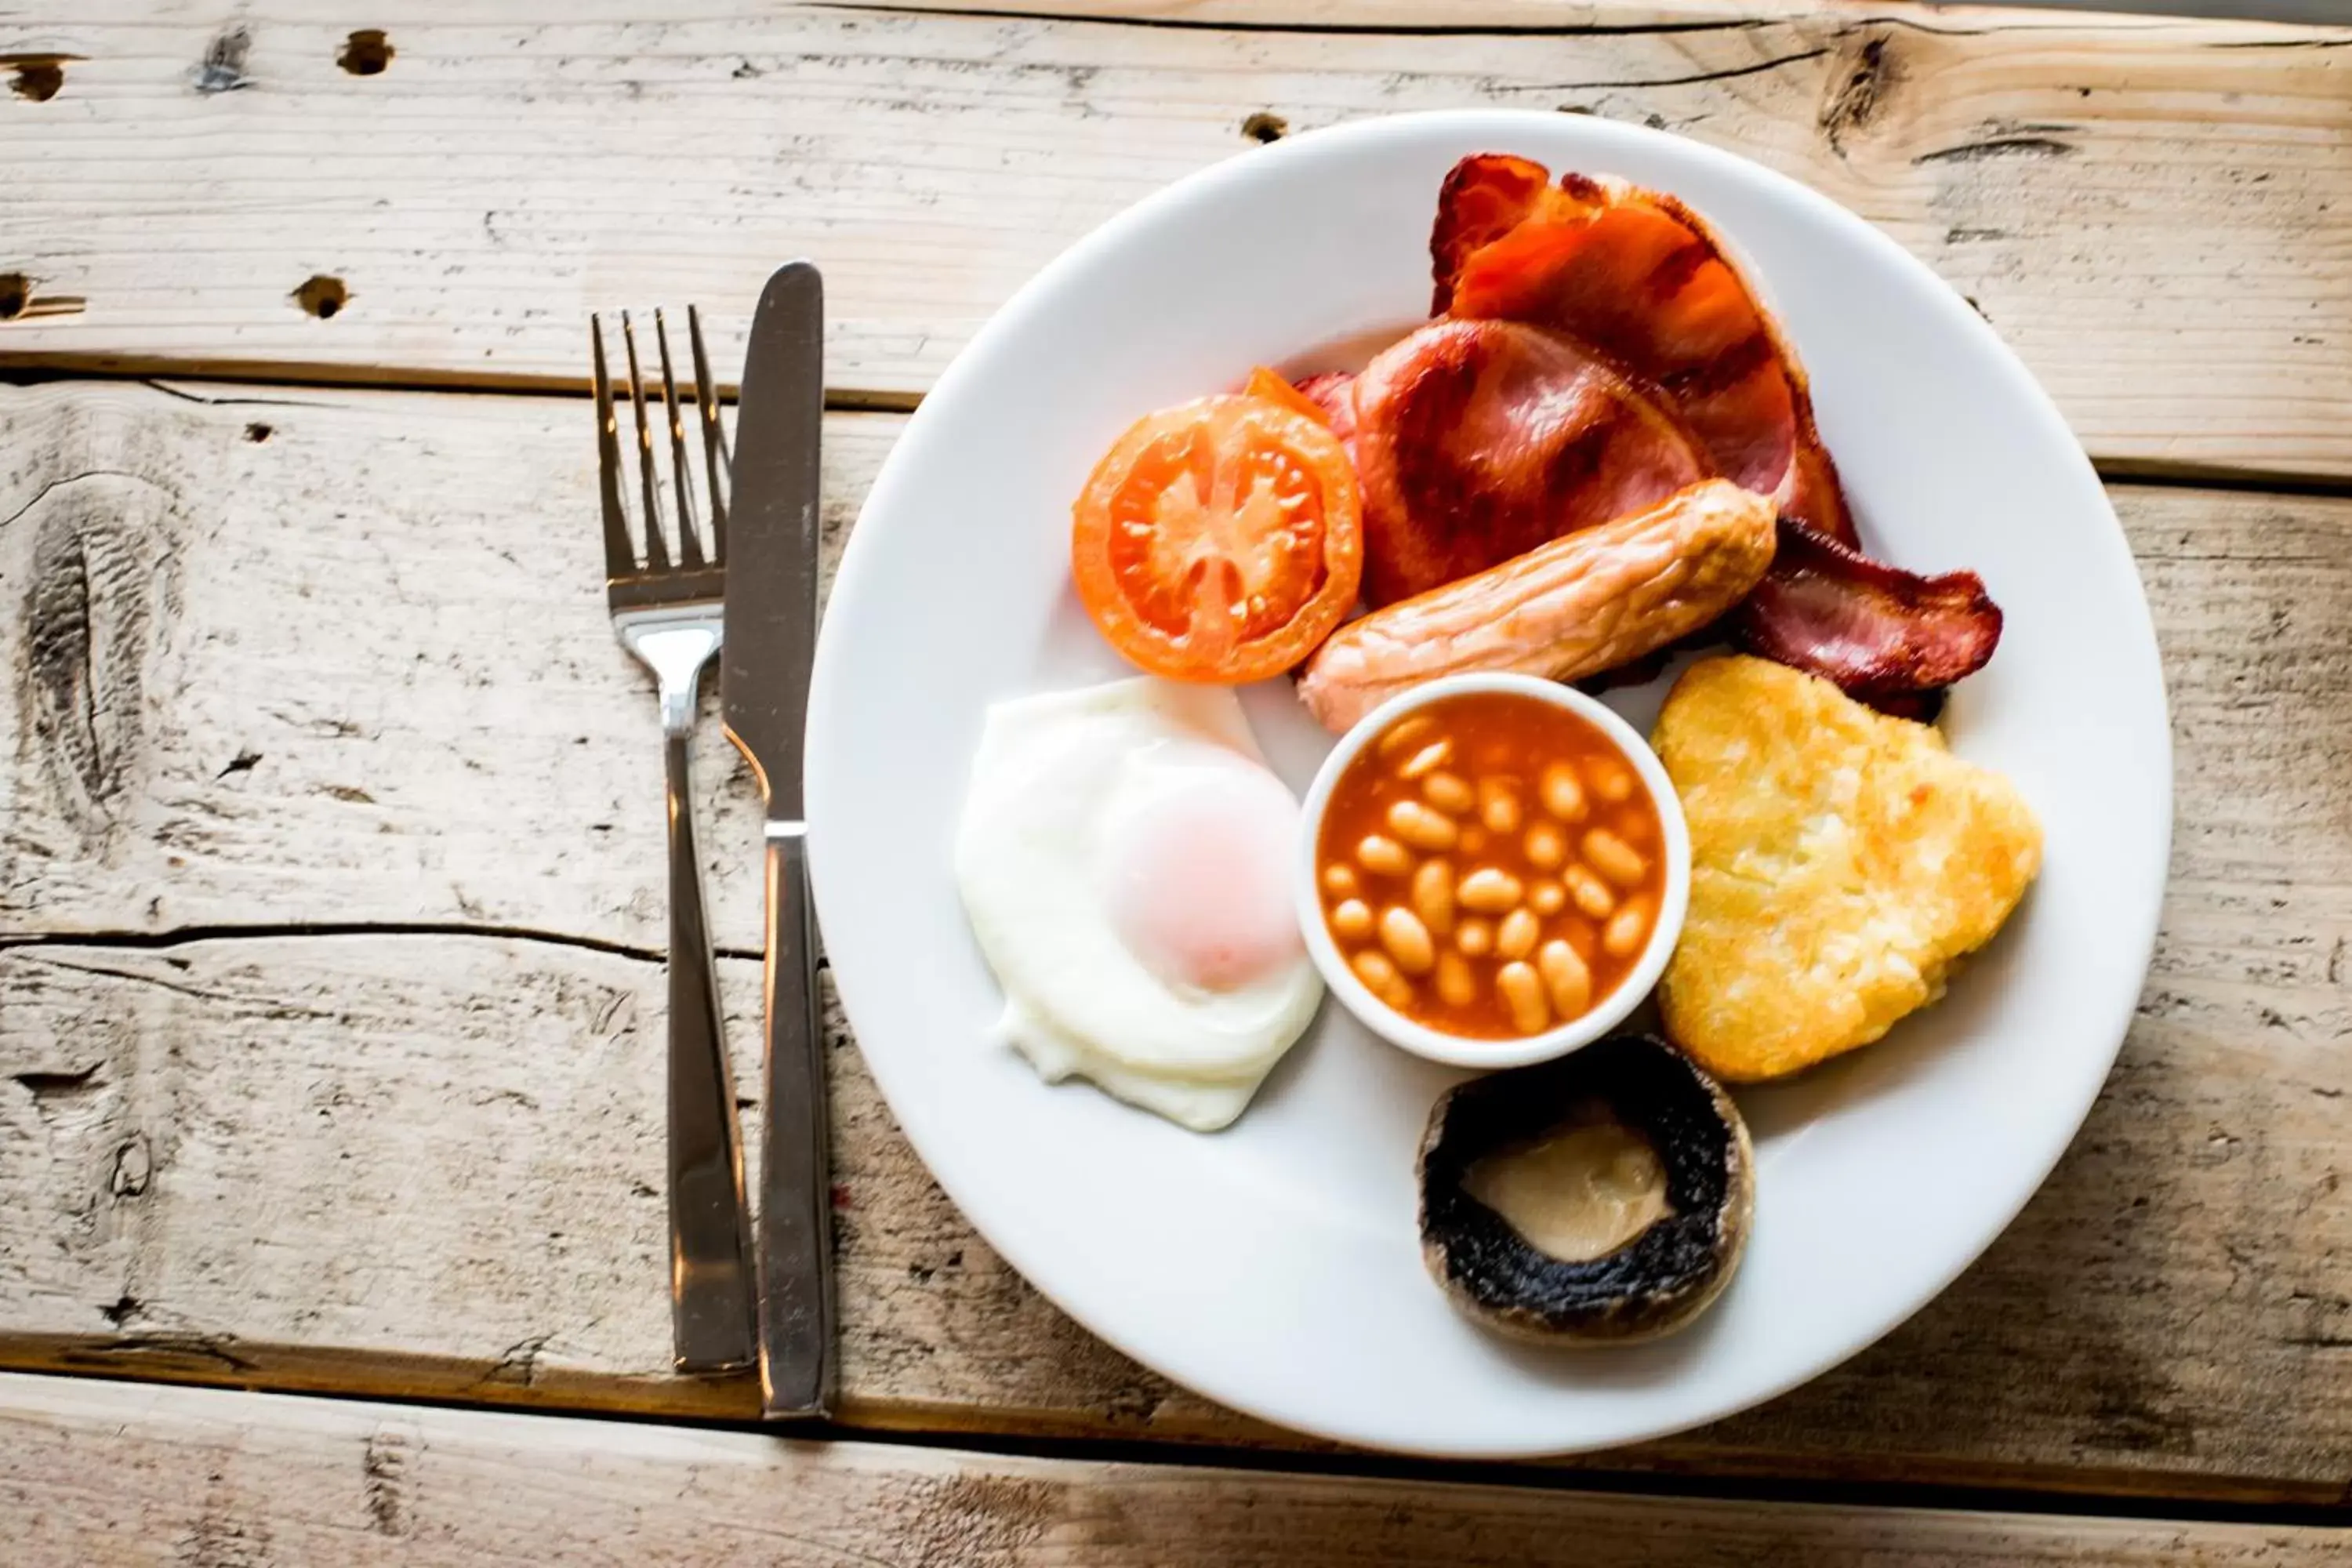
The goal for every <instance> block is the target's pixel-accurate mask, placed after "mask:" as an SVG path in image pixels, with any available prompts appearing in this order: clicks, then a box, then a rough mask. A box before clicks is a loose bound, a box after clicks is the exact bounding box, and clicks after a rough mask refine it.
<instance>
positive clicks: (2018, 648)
mask: <svg viewBox="0 0 2352 1568" xmlns="http://www.w3.org/2000/svg"><path fill="white" fill-rule="evenodd" d="M807 757H808V762H807V805H808V819H809V826H808V833H809V838H810V846H811V854H812V861H813V869H814V886H815V896H816V904H817V910H818V917H819V921H820V923H821V925H822V928H823V931H824V941H825V944H826V948H827V951H828V952H829V953H830V955H831V962H832V968H833V973H834V976H835V983H836V985H837V986H838V989H839V992H840V995H841V999H842V1002H843V1005H844V1007H845V1010H846V1012H847V1015H848V1017H849V1019H850V1022H851V1024H852V1026H854V1028H855V1030H856V1036H857V1039H858V1042H859V1045H860V1047H862V1049H863V1051H864V1053H865V1056H866V1061H867V1063H868V1065H869V1067H870V1068H871V1070H872V1072H873V1075H874V1077H875V1079H876V1080H877V1083H878V1084H879V1086H880V1088H881V1089H882V1091H883V1094H884V1095H885V1097H886V1098H887V1100H888V1102H889V1104H890V1107H891V1109H892V1111H893V1112H894V1114H895V1115H896V1116H897V1118H898V1122H899V1124H900V1126H901V1127H902V1128H903V1129H904V1130H905V1131H906V1133H907V1135H908V1139H909V1140H910V1141H911V1142H912V1143H913V1145H914V1147H915V1149H916V1150H917V1151H918V1152H919V1154H920V1155H921V1156H922V1158H923V1160H924V1161H925V1163H927V1164H928V1165H929V1167H930V1169H931V1171H932V1172H933V1173H934V1174H935V1175H936V1176H937V1177H938V1179H939V1181H940V1184H941V1186H942V1187H943V1188H945V1190H946V1191H947V1193H948V1194H949V1195H950V1197H952V1198H953V1199H954V1200H955V1201H956V1203H957V1204H958V1205H961V1207H962V1209H963V1210H964V1212H965V1213H966V1214H967V1215H969V1216H970V1217H971V1221H972V1223H973V1224H974V1225H975V1226H977V1227H978V1229H979V1230H980V1232H981V1233H982V1235H983V1236H984V1237H986V1238H987V1239H988V1241H989V1242H990V1243H991V1244H992V1246H993V1247H996V1248H997V1249H998V1250H999V1251H1000V1252H1001V1253H1002V1254H1003V1256H1004V1257H1005V1258H1006V1259H1007V1260H1008V1261H1010V1262H1011V1263H1012V1264H1013V1267H1015V1268H1018V1269H1019V1270H1020V1271H1021V1272H1022V1273H1023V1274H1024V1276H1025V1277H1026V1278H1027V1279H1030V1280H1031V1281H1032V1282H1033V1283H1034V1284H1035V1285H1036V1286H1037V1288H1038V1289H1041V1290H1042V1291H1044V1292H1045V1294H1046V1295H1047V1296H1048V1297H1050V1298H1051V1299H1052V1300H1054V1301H1055V1302H1056V1303H1057V1304H1058V1305H1060V1306H1061V1307H1062V1308H1063V1309H1064V1310H1066V1311H1068V1312H1069V1313H1070V1314H1071V1315H1072V1316H1073V1317H1075V1318H1076V1320H1077V1321H1080V1322H1081V1323H1083V1324H1085V1325H1086V1326H1087V1327H1088V1328H1089V1329H1091V1330H1092V1331H1095V1332H1096V1333H1097V1334H1099V1335H1100V1336H1102V1337H1103V1338H1104V1339H1106V1340H1108V1342H1111V1343H1112V1344H1114V1345H1116V1346H1117V1347H1118V1348H1119V1349H1121V1350H1122V1351H1124V1352H1127V1353H1129V1355H1131V1356H1133V1357H1135V1358H1136V1359H1137V1360H1139V1361H1140V1362H1142V1363H1145V1364H1146V1365H1148V1366H1150V1367H1151V1368H1153V1369H1155V1370H1157V1371H1158V1372H1160V1373H1163V1374H1165V1375H1166V1376H1168V1377H1170V1378H1171V1379H1173V1380H1175V1381H1177V1382H1179V1383H1181V1384H1185V1385H1187V1386H1189V1387H1191V1388H1192V1389H1194V1390H1196V1391H1198V1392H1199V1393H1201V1394H1205V1395H1207V1396H1209V1397H1211V1398H1213V1399H1216V1400H1219V1401H1221V1402H1223V1403H1224V1404H1226V1405H1231V1406H1234V1408H1236V1409H1239V1410H1242V1411H1244V1412H1246V1413H1248V1414H1251V1415H1256V1416H1259V1417H1262V1418H1264V1419H1266V1420H1269V1421H1273V1422H1277V1423H1280V1424H1283V1425H1286V1426H1292V1427H1296V1428H1298V1429H1300V1430H1303V1431H1307V1432H1311V1433H1315V1434H1318V1435H1320V1436H1327V1437H1330V1438H1334V1439H1338V1440H1341V1441H1347V1442H1353V1443H1359V1444H1365V1445H1370V1446H1375V1447H1388V1448H1394V1449H1400V1450H1408V1451H1414V1452H1421V1453H1430V1454H1446V1455H1463V1456H1488V1457H1506V1456H1524V1455H1537V1454H1547V1453H1561V1452H1568V1451H1572V1450H1578V1449H1586V1448H1593V1447H1603V1446H1608V1445H1615V1444H1622V1443H1627V1442H1633V1441H1637V1440H1640V1439H1643V1438H1646V1437H1652V1436H1659V1435H1662V1434H1664V1433H1668V1432H1672V1431H1675V1430H1678V1429H1681V1428H1685V1427H1687V1426H1694V1425H1696V1424H1698V1423H1701V1422H1705V1421H1708V1420H1712V1419H1715V1418H1717V1417H1719V1416H1721V1415H1727V1414H1729V1413H1731V1412H1733V1411H1736V1410H1738V1409H1741V1408H1743V1407H1745V1406H1748V1405H1753V1404H1755V1403H1757V1402H1759V1401H1760V1400H1763V1399H1766V1398H1769V1397H1770V1396H1772V1395H1773V1394H1777V1393H1780V1392H1781V1391H1782V1390H1785V1389H1788V1388H1790V1387H1791V1386H1793V1385H1795V1384H1799V1383H1801V1382H1802V1381H1804V1380H1805V1379H1807V1378H1809V1377H1811V1376H1813V1375H1815V1374H1817V1373H1821V1372H1822V1371H1823V1370H1825V1369H1826V1368H1828V1367H1830V1366H1832V1365H1834V1364H1835V1363H1838V1362H1839V1361H1841V1360H1843V1359H1844V1358H1845V1357H1847V1356H1850V1355H1852V1354H1853V1353H1854V1352H1856V1351H1858V1350H1861V1349H1862V1348H1863V1347H1864V1346H1866V1345H1868V1344H1869V1343H1870V1342H1873V1341H1874V1340H1875V1339H1877V1338H1879V1337H1880V1336H1881V1335H1883V1334H1885V1333H1886V1332H1887V1331H1889V1330H1891V1329H1893V1328H1894V1327H1895V1326H1896V1325H1897V1324H1899V1323H1900V1322H1902V1321H1903V1320H1904V1319H1905V1318H1906V1317H1908V1316H1909V1315H1910V1314H1911V1313H1913V1312H1915V1311H1916V1310H1918V1309H1919V1308H1920V1307H1922V1306H1923V1305H1925V1304H1926V1303H1927V1301H1928V1300H1931V1299H1932V1298H1933V1297H1934V1296H1935V1295H1936V1294H1937V1292H1938V1291H1940V1290H1942V1289H1944V1288H1945V1286H1947V1285H1948V1284H1949V1283H1950V1282H1951V1280H1952V1279H1954V1278H1955V1277H1956V1276H1957V1275H1958V1273H1959V1272H1960V1271H1961V1270H1962V1269H1964V1268H1966V1267H1967V1266H1968V1265H1969V1262H1970V1261H1972V1260H1973V1259H1974V1258H1976V1257H1977V1256H1978V1254H1979V1253H1980V1252H1981V1251H1982V1250H1983V1249H1984V1248H1985V1247H1987V1246H1988V1245H1989V1244H1990V1242H1991V1241H1992V1240H1993V1239H1994V1237H1997V1236H1998V1235H1999V1234H2000V1231H2001V1229H2002V1228H2003V1227H2004V1226H2006V1225H2007V1224H2008V1223H2009V1221H2010V1220H2011V1218H2012V1217H2013V1216H2014V1215H2015V1214H2016V1213H2017V1211H2018V1210H2019V1209H2020V1208H2021V1206H2022V1205H2024V1203H2025V1202H2026V1200H2027V1199H2028V1198H2029V1197H2030V1196H2031V1195H2032V1193H2033V1191H2034V1189H2035V1188H2036V1187H2037V1186H2038V1185H2039V1184H2041V1182H2042V1179H2043V1178H2044V1177H2045V1176H2046V1175H2047V1174H2048V1173H2049V1172H2050V1170H2051V1169H2052V1167H2053V1165H2054V1164H2055V1163H2056V1162H2057V1160H2058V1158H2059V1156H2060V1155H2061V1154H2062V1153H2063V1151H2064V1149H2065V1147H2066V1145H2067V1143H2068V1142H2069V1141H2070V1140H2071V1139H2072V1137H2073V1136H2074V1131H2075V1130H2076V1129H2077V1128H2078V1127H2079V1126H2080V1125H2081V1122H2082V1121H2083V1118H2084V1115H2085V1114H2086V1112H2087V1111H2088V1110H2089V1108H2090V1106H2091V1103H2092V1101H2093V1100H2094V1098H2095V1096H2096V1094H2097V1092H2098V1089H2099V1087H2100V1085H2101V1083H2102V1082H2103V1081H2104V1079H2105V1076H2106V1073H2107V1070H2108V1068H2110V1067H2111V1066H2112V1064H2113V1062H2114V1059H2115V1056H2116V1050H2117V1048H2118V1047H2119V1046H2120V1044H2121V1041H2122V1038H2123V1036H2124V1032H2125V1029H2126V1025H2127V1024H2128V1022H2129V1020H2130V1017H2131V1015H2132V1009H2133V1006H2134V1004H2135V1002H2136V1000H2137V995H2138V992H2139V988H2140V985H2141V983H2142V980H2143V979H2144V977H2145V974H2146V971H2147V962H2148V957H2149V952H2150V949H2151V946H2152V944H2153V942H2154V937H2155V931H2156V922H2157V915H2158V905H2159V902H2160V900H2161V896H2162V891H2163V885H2164V875H2165V865H2166V859H2167V854H2168V842H2169V836H2170V813H2171V763H2170V752H2169V743H2168V721H2167V715H2166V709H2165V699H2164V689H2163V683H2162V676H2161V671H2160V668H2159V665H2158V658H2157V652H2156V644H2155V637H2154V633H2153V630H2152V628H2151V626H2150V622H2149V617H2148V613H2147V605H2146V601H2145V599H2144V597H2143V595H2142V594H2141V590H2140V586H2139V582H2138V577H2137V573H2136V572H2135V570H2134V567H2133V564H2132V561H2131V557H2130V554H2129V552H2128V551H2127V550H2126V546H2125V542H2124V540H2123V536H2122V533H2121V531H2120V529H2119V528H2118V526H2117V524H2116V520H2115V516H2114V513H2113V511H2112V510H2110V508H2109V506H2108V504H2107V501H2106V499H2105V493H2104V491H2103V490H2102V489H2101V488H2100V486H2099V484H2098V481H2097V479H2096V478H2095V476H2094V474H2093V473H2092V470H2091V468H2090V465H2089V463H2088V462H2087V461H2086V460H2085V458H2084V456H2083V453H2082V450H2081V448H2080V447H2079V446H2078V445H2077V444H2076V443H2075V442H2074V439H2073V437H2071V436H2070V435H2069V433H2068V431H2067V429H2066V426H2065V425H2064V423H2063V419H2062V418H2061V417H2060V416H2059V414H2058V413H2057V411H2056V409H2055V407H2054V406H2053V405H2052V403H2051V402H2050V400H2049V399H2048V397H2047V396H2046V395H2044V394H2043V393H2042V390H2041V389H2040V388H2039V387H2038V386H2037V385H2036V384H2034V382H2033V380H2032V377H2031V375H2030V374H2028V373H2027V372H2026V371H2025V369H2024V368H2023V367H2022V365H2021V364H2020V363H2019V362H2018V361H2017V360H2016V358H2015V357H2014V356H2013V355H2012V354H2011V353H2010V352H2009V350H2008V349H2007V348H2006V347H2004V346H2003V345H2002V343H2001V342H2000V339H1999V338H1998V337H1997V336H1996V335H1995V334H1994V332H1993V331H1992V330H1991V328H1990V326H1988V325H1987V324H1986V323H1985V322H1984V321H1982V320H1981V319H1980V318H1979V316H1978V315H1977V314H1976V313H1975V312H1974V311H1973V310H1971V309H1970V308H1969V305H1968V304H1967V302H1966V301H1964V300H1961V299H1960V298H1959V297H1958V295H1957V294H1955V293H1954V292H1953V291H1952V290H1951V289H1949V288H1948V287H1947V286H1946V285H1944V284H1943V283H1942V282H1941V281H1939V280H1938V279H1937V278H1936V277H1935V276H1934V275H1933V274H1932V273H1931V272H1929V271H1928V270H1927V268H1925V267H1924V266H1923V265H1921V264H1920V263H1919V262H1917V261H1916V260H1915V259H1914V258H1911V257H1910V256H1909V255H1908V254H1907V253H1906V252H1905V251H1904V250H1902V248H1901V247H1899V246H1897V245H1896V244H1895V242H1894V241H1892V240H1890V239H1888V238H1887V237H1885V236H1883V235H1881V234H1880V233H1878V232H1877V231H1876V230H1875V229H1874V228H1872V227H1871V226H1869V225H1868V224H1866V223H1864V221H1862V220H1861V219H1860V218H1858V217H1855V216H1853V215H1851V214H1849V213H1847V212H1846V211H1844V210H1843V209H1842V208H1840V207H1838V206H1837V205H1834V204H1832V202H1830V201H1828V200H1827V199H1825V198H1823V197H1822V196H1820V195H1815V194H1813V193H1812V192H1811V191H1809V190H1807V189H1805V188H1804V187H1802V186H1801V185H1798V184H1794V183H1792V182H1790V181H1789V180H1787V179H1785V178H1783V177H1781V176H1780V175H1777V174H1772V173H1770V172H1769V171H1767V170H1764V169H1761V168H1759V167H1758V166H1756V165H1754V164H1751V163H1747V162H1745V161H1743V160H1740V159H1738V158H1736V157H1733V156H1731V155H1729V154H1727V153H1722V152H1719V151H1716V150H1713V149H1709V148H1706V147H1703V146H1700V145H1697V144H1696V143H1693V142H1686V141H1683V140H1680V139H1678V138H1675V137H1672V136H1667V135H1664V134H1661V133H1657V132H1648V131H1643V130H1640V129H1636V128H1632V127H1627V126H1622V125H1617V124H1612V123H1609V122H1606V121H1598V120H1594V119H1591V118H1585V117H1568V116H1553V115H1538V114H1530V113H1518V112H1507V111H1492V112H1488V111H1469V112H1460V113H1443V114H1430V115H1415V116H1405V117H1399V118H1395V119H1390V120H1381V121H1366V122H1362V123H1359V124H1354V125H1349V126H1343V127H1339V128H1336V129H1333V130H1329V131H1324V132H1314V133H1311V134H1308V135H1304V136H1300V137H1297V138H1293V139H1290V140H1287V141H1285V142H1280V143H1277V144H1276V145H1274V146H1272V147H1269V148H1266V149H1264V150H1261V151H1257V152H1253V153H1248V154H1246V155H1244V156H1243V157H1239V158H1236V159H1234V160H1233V161H1232V162H1230V163H1224V164H1222V165H1219V166H1217V167H1214V168H1212V169H1208V170H1205V171H1203V172H1202V173H1201V174H1196V175H1194V176H1192V177H1191V178H1189V179H1186V180H1184V181H1182V182H1180V183H1179V184H1175V185H1173V186H1171V187H1170V188H1168V189H1167V190H1164V191H1162V192H1160V193H1159V194H1158V195H1154V196H1152V197H1150V199H1148V200H1146V201H1144V202H1143V203H1141V204H1140V205H1138V206H1136V207H1134V208H1132V209H1130V210H1129V212H1127V213H1125V214H1123V215H1121V216H1119V217H1118V218H1116V219H1114V220H1112V221H1111V222H1110V223H1108V224H1107V225H1106V226H1104V227H1102V228H1101V229H1099V230H1097V232H1096V233H1095V234H1093V235H1092V236H1090V237H1087V239H1085V240H1084V241H1082V242H1080V243H1079V244H1078V245H1077V246H1076V247H1074V248H1073V249H1072V250H1070V251H1069V252H1068V253H1067V254H1066V255H1065V256H1063V257H1062V258H1060V259H1059V260H1057V261H1056V262H1055V263H1054V264H1053V265H1052V266H1050V267H1049V268H1046V269H1045V271H1044V272H1043V273H1041V274H1040V275H1039V276H1038V277H1037V278H1036V279H1034V281H1033V282H1032V283H1031V284H1030V285H1029V286H1028V287H1026V288H1025V289H1023V290H1022V291H1021V292H1020V293H1019V294H1018V295H1017V296H1016V297H1015V298H1014V299H1013V300H1012V301H1011V302H1010V303H1008V304H1007V305H1006V306H1005V307H1004V309H1003V310H1002V311H1001V312H1000V313H999V314H998V315H997V316H996V317H995V318H994V319H993V320H992V321H990V322H989V323H988V324H987V326H986V327H985V328H983V329H982V331H981V332H980V333H979V334H978V336H977V337H975V339H974V340H973V342H972V343H971V346H970V347H969V348H968V349H967V350H966V351H965V352H964V353H963V354H962V355H961V357H960V358H959V359H958V360H957V362H956V363H954V364H953V365H952V366H951V367H950V369H949V371H948V372H947V373H946V374H944V375H943V376H942V377H941V378H940V384H939V385H938V387H937V388H936V389H935V390H934V391H933V392H932V393H931V394H930V395H929V396H928V397H927V398H926V399H925V400H924V402H923V404H922V405H921V407H920V408H919V410H918V411H917V412H916V414H915V416H913V418H912V419H911V420H910V421H909V423H908V427H907V429H906V432H905V434H904V435H903V436H902V437H900V439H899V442H898V447H897V448H896V449H895V450H894V451H893V453H892V454H891V456H890V458H889V459H888V461H887V464H886V465H885V467H884V469H883V472H882V474H881V476H880V478H879V479H877V482H876V484H875V487H874V489H873V492H872V495H871V497H870V498H869V500H868V501H867V503H866V510H865V512H864V515H863V517H862V518H861V520H860V521H859V523H858V526H857V529H856V533H855V535H854V537H853V539H852V541H851V542H850V545H849V547H848V550H847V552H845V558H844V561H843V563H842V567H841V570H840V573H839V575H838V578H837V580H836V583H835V587H834V590H833V595H832V599H831V603H830V606H829V608H828V611H827V616H826V619H825V622H824V628H823V631H822V635H821V637H820V641H819V646H818V649H817V657H816V665H815V670H814V678H813V681H812V686H811V694H810V710H809V730H808V746H807Z"/></svg>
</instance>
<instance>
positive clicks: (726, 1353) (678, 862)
mask: <svg viewBox="0 0 2352 1568" xmlns="http://www.w3.org/2000/svg"><path fill="white" fill-rule="evenodd" d="M691 741H692V737H691V734H690V732H688V731H679V730H675V729H673V730H671V731H670V732H669V734H668V735H667V741H666V743H665V746H664V753H665V759H666V763H667V770H666V771H667V774H668V783H669V1264H670V1271H669V1278H670V1345H671V1350H672V1352H673V1357H674V1361H675V1363H676V1365H677V1370H678V1371H680V1372H687V1373H711V1372H730V1371H736V1370H740V1369H741V1368H744V1367H748V1366H750V1365H751V1363H752V1361H753V1359H754V1356H755V1353H756V1343H755V1341H754V1339H753V1337H752V1336H753V1331H754V1323H755V1321H756V1318H755V1313H754V1308H753V1296H752V1276H751V1231H750V1226H749V1223H748V1221H747V1219H746V1208H745V1204H744V1201H743V1143H742V1137H741V1134H740V1132H739V1131H737V1127H736V1121H735V1085H734V1082H733V1080H732V1079H731V1077H730V1074H729V1072H728V1070H727V1044H726V1040H725V1037H723V1036H722V1035H721V1034H720V1033H719V1018H720V1014H719V983H718V977H717V974H716V973H715V966H714V965H713V963H712V962H711V953H710V928H709V923H708V921H706V920H705V918H704V915H703V908H702V862H701V860H700V858H698V856H697V854H696V853H695V844H694V792H693V790H692V788H691V785H692V783H693V758H692V754H691V752H690V751H689V747H690V745H691Z"/></svg>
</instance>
